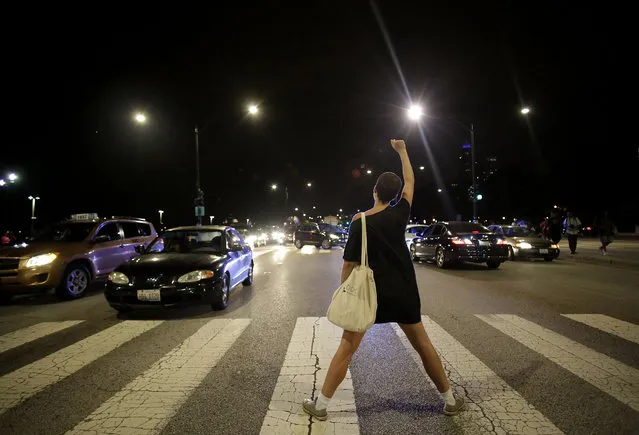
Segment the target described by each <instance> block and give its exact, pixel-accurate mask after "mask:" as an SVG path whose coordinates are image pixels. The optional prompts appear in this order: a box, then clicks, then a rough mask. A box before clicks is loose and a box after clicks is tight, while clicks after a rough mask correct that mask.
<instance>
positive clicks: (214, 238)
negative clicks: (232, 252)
mask: <svg viewBox="0 0 639 435" xmlns="http://www.w3.org/2000/svg"><path fill="white" fill-rule="evenodd" d="M222 250H223V243H222V232H221V231H218V230H202V231H198V230H193V231H192V230H188V231H187V230H176V231H167V232H165V233H163V234H162V235H161V236H160V237H158V238H157V239H155V240H154V241H153V243H151V245H149V248H148V249H147V252H171V253H178V254H192V253H203V254H215V253H220V252H222Z"/></svg>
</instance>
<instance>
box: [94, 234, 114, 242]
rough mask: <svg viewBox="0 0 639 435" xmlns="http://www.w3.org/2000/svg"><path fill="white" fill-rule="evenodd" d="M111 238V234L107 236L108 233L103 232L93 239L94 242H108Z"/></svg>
mask: <svg viewBox="0 0 639 435" xmlns="http://www.w3.org/2000/svg"><path fill="white" fill-rule="evenodd" d="M109 240H111V239H109V236H107V235H106V234H103V235H101V236H98V237H96V238H95V239H93V243H104V242H108V241H109Z"/></svg>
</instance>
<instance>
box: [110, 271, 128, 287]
mask: <svg viewBox="0 0 639 435" xmlns="http://www.w3.org/2000/svg"><path fill="white" fill-rule="evenodd" d="M109 281H111V282H112V283H113V284H118V285H127V284H128V283H129V277H128V276H126V275H125V274H123V273H122V272H111V273H110V274H109Z"/></svg>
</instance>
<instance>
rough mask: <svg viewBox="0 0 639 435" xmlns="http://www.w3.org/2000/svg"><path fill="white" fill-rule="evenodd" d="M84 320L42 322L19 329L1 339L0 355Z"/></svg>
mask: <svg viewBox="0 0 639 435" xmlns="http://www.w3.org/2000/svg"><path fill="white" fill-rule="evenodd" d="M82 322H83V320H66V321H63V322H42V323H36V324H35V325H31V326H29V327H27V328H22V329H18V330H17V331H13V332H10V333H8V334H5V335H3V336H1V337H0V353H2V352H6V351H8V350H10V349H13V348H15V347H18V346H22V345H23V344H27V343H30V342H32V341H35V340H38V339H40V338H42V337H46V336H47V335H51V334H55V333H56V332H60V331H62V330H64V329H67V328H70V327H72V326H75V325H77V324H79V323H82Z"/></svg>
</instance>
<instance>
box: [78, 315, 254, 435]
mask: <svg viewBox="0 0 639 435" xmlns="http://www.w3.org/2000/svg"><path fill="white" fill-rule="evenodd" d="M250 322H251V320H250V319H234V320H231V319H213V320H211V321H209V322H207V323H206V324H205V325H204V326H202V327H201V328H200V329H198V330H197V331H196V332H195V333H194V334H193V335H191V336H190V337H188V338H187V339H186V340H184V341H183V342H182V343H181V344H180V345H179V346H177V347H175V348H174V349H173V350H171V351H170V352H169V353H167V354H166V355H165V356H163V357H162V358H161V359H160V360H159V361H158V362H156V363H155V364H153V365H152V366H151V368H149V369H148V370H147V371H145V372H144V373H143V374H141V375H140V376H138V377H137V378H135V379H134V380H133V381H131V382H130V383H129V384H128V385H126V386H125V387H124V388H122V390H120V391H119V392H117V393H116V394H115V395H114V396H112V397H111V398H110V399H108V400H107V401H106V402H104V403H103V404H102V405H101V406H100V407H99V408H98V409H96V410H95V411H94V412H93V413H91V415H89V416H88V417H87V418H85V419H84V421H82V422H80V423H79V424H78V425H77V426H76V427H75V428H73V429H72V430H70V431H69V432H67V434H100V435H101V434H124V433H135V434H158V433H160V432H161V431H162V430H163V429H164V427H165V426H166V425H167V423H168V422H169V420H170V419H171V418H172V417H173V416H174V415H175V414H176V413H177V412H178V410H179V409H180V407H181V406H182V405H183V404H184V402H186V400H187V399H188V397H189V396H190V394H191V393H192V392H193V391H194V390H195V389H196V388H197V387H198V385H200V383H201V382H202V381H203V380H204V378H205V377H206V376H207V375H208V374H209V372H210V371H211V369H213V367H215V366H216V365H217V363H218V362H219V361H220V360H221V359H222V357H223V356H224V354H225V353H226V351H228V350H229V349H230V348H231V346H232V345H233V343H235V340H237V338H238V337H239V336H240V335H241V334H242V332H244V330H245V329H246V327H247V326H248V325H249V323H250Z"/></svg>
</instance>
